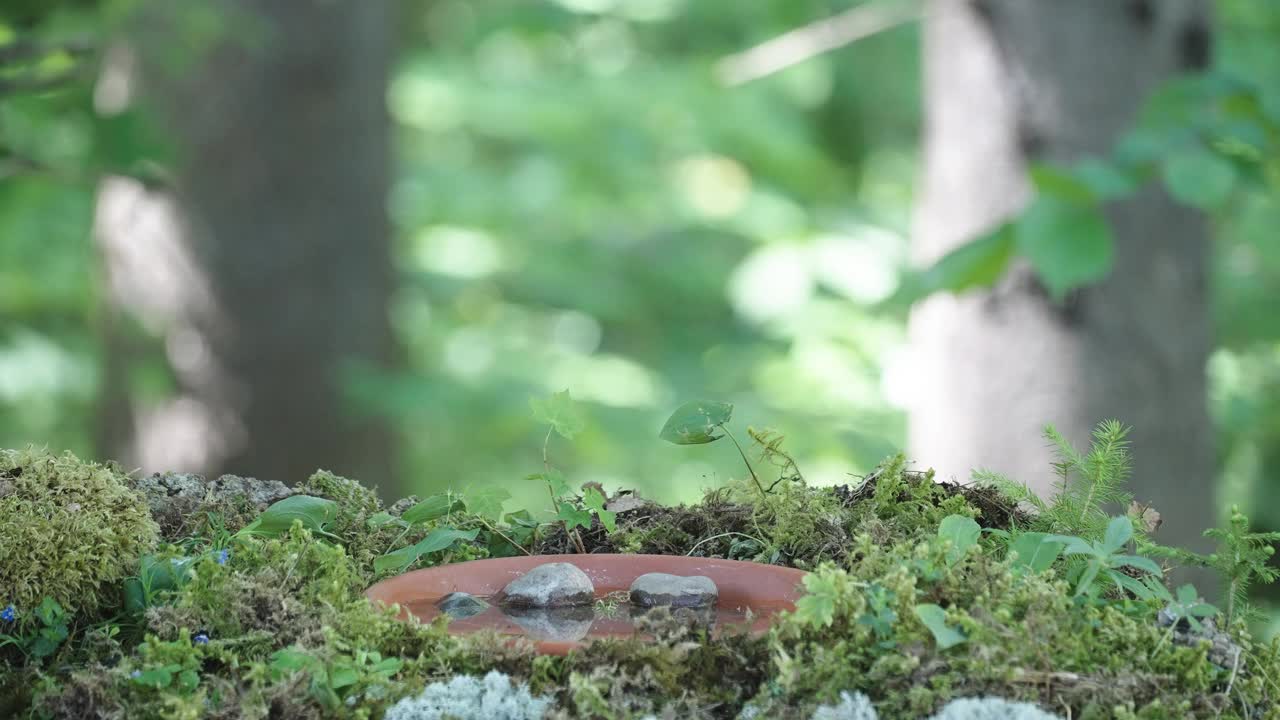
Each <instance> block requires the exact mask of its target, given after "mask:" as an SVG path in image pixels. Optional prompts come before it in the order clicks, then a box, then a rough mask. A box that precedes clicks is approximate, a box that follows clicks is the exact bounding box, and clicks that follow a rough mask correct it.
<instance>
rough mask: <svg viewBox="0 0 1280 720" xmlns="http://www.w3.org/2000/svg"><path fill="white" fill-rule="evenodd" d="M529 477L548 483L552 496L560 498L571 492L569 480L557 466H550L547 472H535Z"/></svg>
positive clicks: (528, 477)
mask: <svg viewBox="0 0 1280 720" xmlns="http://www.w3.org/2000/svg"><path fill="white" fill-rule="evenodd" d="M527 479H529V480H537V481H540V482H544V483H546V484H547V489H548V490H550V491H551V495H552V497H557V498H559V497H564V496H565V495H568V494H569V481H568V480H566V479H565V477H564V473H562V472H560V471H559V470H557V469H555V468H549V469H548V470H547V471H546V472H540V473H533V474H532V475H529V476H527Z"/></svg>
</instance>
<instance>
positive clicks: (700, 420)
mask: <svg viewBox="0 0 1280 720" xmlns="http://www.w3.org/2000/svg"><path fill="white" fill-rule="evenodd" d="M732 415H733V404H732V403H727V402H716V401H714V400H695V401H693V402H688V403H685V404H684V405H681V406H680V407H678V408H676V411H675V412H673V413H671V417H670V418H668V419H667V422H666V424H665V425H663V426H662V431H661V432H659V433H658V437H660V438H662V439H663V440H666V441H667V442H669V443H674V444H676V445H705V444H706V443H709V442H714V441H716V440H719V439H720V438H721V437H723V435H716V434H715V431H716V428H718V427H720V426H721V425H724V424H725V423H727V422H729V418H730V417H732Z"/></svg>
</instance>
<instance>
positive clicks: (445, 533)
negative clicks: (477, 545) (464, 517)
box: [373, 528, 480, 572]
mask: <svg viewBox="0 0 1280 720" xmlns="http://www.w3.org/2000/svg"><path fill="white" fill-rule="evenodd" d="M479 533H480V531H479V530H455V529H453V528H436V529H435V530H432V531H431V532H430V534H428V535H427V536H426V537H425V538H423V539H422V540H420V541H418V542H417V543H414V544H413V545H410V546H409V547H404V548H400V549H399V550H396V551H394V552H389V553H387V554H386V555H383V556H381V557H378V558H374V561H373V569H374V570H376V571H378V572H383V571H385V570H396V571H403V570H405V569H407V568H408V567H409V566H411V565H413V564H414V563H415V562H417V561H418V558H420V557H422V556H423V555H430V554H431V553H434V552H440V551H441V550H445V549H448V548H450V547H452V546H453V544H454V543H456V542H459V541H468V542H470V541H471V540H475V539H476V535H478V534H479Z"/></svg>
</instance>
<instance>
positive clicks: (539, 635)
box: [503, 606, 596, 642]
mask: <svg viewBox="0 0 1280 720" xmlns="http://www.w3.org/2000/svg"><path fill="white" fill-rule="evenodd" d="M503 614H504V615H506V616H507V618H509V619H510V620H511V621H512V622H514V623H515V624H517V625H519V626H520V627H522V628H524V631H525V632H527V633H529V637H531V638H533V639H535V640H554V641H559V642H577V641H579V640H581V639H583V638H585V637H586V636H587V633H588V632H590V631H591V624H592V623H593V622H595V619H596V611H595V608H592V607H589V606H588V607H558V608H522V609H518V608H507V609H506V610H505V611H504V612H503Z"/></svg>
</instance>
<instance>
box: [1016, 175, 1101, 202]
mask: <svg viewBox="0 0 1280 720" xmlns="http://www.w3.org/2000/svg"><path fill="white" fill-rule="evenodd" d="M1028 174H1029V175H1030V176H1031V184H1032V185H1034V186H1035V188H1036V192H1038V193H1042V194H1045V195H1052V196H1054V197H1056V198H1058V199H1059V200H1066V201H1068V202H1073V203H1082V204H1085V205H1088V204H1092V203H1094V202H1096V201H1097V197H1096V196H1095V195H1094V193H1093V188H1091V187H1089V186H1088V185H1087V184H1086V183H1085V182H1084V181H1082V180H1080V179H1079V178H1077V177H1076V176H1075V175H1073V174H1072V173H1071V172H1070V171H1069V170H1063V169H1061V168H1057V167H1053V166H1052V165H1032V166H1031V169H1030V170H1028Z"/></svg>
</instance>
